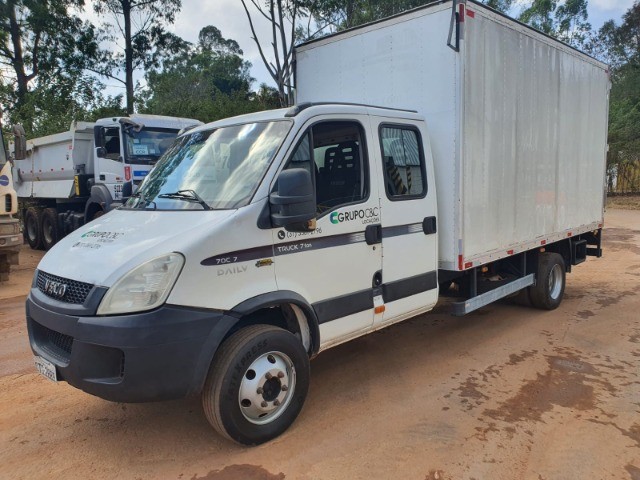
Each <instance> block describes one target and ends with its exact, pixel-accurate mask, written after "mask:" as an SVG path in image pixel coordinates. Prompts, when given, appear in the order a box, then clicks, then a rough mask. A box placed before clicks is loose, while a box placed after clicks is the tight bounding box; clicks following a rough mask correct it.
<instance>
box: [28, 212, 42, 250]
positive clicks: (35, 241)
mask: <svg viewBox="0 0 640 480" xmlns="http://www.w3.org/2000/svg"><path fill="white" fill-rule="evenodd" d="M41 216H42V210H40V209H39V208H36V207H29V208H27V211H26V213H25V214H24V236H25V238H26V239H27V243H28V244H29V246H30V247H31V248H33V249H34V250H37V249H39V248H40V246H41V245H42V233H41V220H40V217H41Z"/></svg>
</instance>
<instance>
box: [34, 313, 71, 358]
mask: <svg viewBox="0 0 640 480" xmlns="http://www.w3.org/2000/svg"><path fill="white" fill-rule="evenodd" d="M33 334H34V338H35V340H36V343H37V344H38V346H39V347H40V348H41V349H42V350H44V351H45V352H46V353H48V354H49V355H51V356H52V357H54V358H56V359H57V360H59V361H61V362H62V363H69V359H70V358H71V347H72V346H73V337H70V336H69V335H65V334H64V333H60V332H56V331H54V330H51V329H49V328H47V327H45V326H44V325H40V324H39V323H37V322H33Z"/></svg>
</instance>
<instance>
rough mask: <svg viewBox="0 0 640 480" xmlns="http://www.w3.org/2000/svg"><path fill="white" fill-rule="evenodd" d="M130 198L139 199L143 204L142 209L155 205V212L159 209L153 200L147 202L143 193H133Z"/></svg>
mask: <svg viewBox="0 0 640 480" xmlns="http://www.w3.org/2000/svg"><path fill="white" fill-rule="evenodd" d="M129 198H139V199H140V201H141V202H142V203H141V205H142V206H143V207H142V208H147V207H148V206H149V205H153V209H154V210H157V209H158V206H157V205H156V202H154V201H153V200H147V199H146V198H145V197H144V195H143V194H142V193H141V192H135V193H132V194H131V195H130V196H129Z"/></svg>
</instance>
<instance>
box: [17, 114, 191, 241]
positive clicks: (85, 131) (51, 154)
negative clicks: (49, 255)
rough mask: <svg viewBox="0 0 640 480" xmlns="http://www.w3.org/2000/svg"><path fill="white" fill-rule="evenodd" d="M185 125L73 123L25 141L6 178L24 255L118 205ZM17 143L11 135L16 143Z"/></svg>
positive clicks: (134, 118)
mask: <svg viewBox="0 0 640 480" xmlns="http://www.w3.org/2000/svg"><path fill="white" fill-rule="evenodd" d="M201 124H202V122H200V121H198V120H194V119H188V118H175V117H165V116H159V115H141V114H135V115H131V116H129V117H112V118H105V119H100V120H97V121H96V122H95V123H94V122H73V123H72V125H71V127H70V129H69V130H68V131H66V132H62V133H58V134H54V135H48V136H45V137H41V138H34V139H31V140H28V141H26V150H25V152H24V154H22V155H15V162H14V169H13V172H14V175H13V176H14V179H15V188H16V191H17V194H18V198H19V199H20V201H21V203H22V217H23V220H24V227H25V237H26V240H27V242H28V243H29V245H30V246H31V248H34V249H38V248H43V249H45V250H48V249H49V248H51V247H52V246H53V245H54V244H55V243H56V242H57V241H58V240H59V239H60V238H62V237H63V236H64V235H67V234H68V233H70V232H72V231H73V230H75V229H77V228H78V227H80V226H81V225H84V224H85V223H87V222H90V221H91V220H93V219H95V218H97V217H99V216H100V215H103V214H104V213H105V212H108V211H109V210H110V209H112V208H114V207H117V206H118V205H120V204H121V203H122V198H123V195H124V196H126V195H129V194H131V193H132V192H133V190H135V188H137V186H138V185H139V184H140V182H141V181H142V180H143V179H144V177H145V176H146V175H147V174H148V173H149V170H151V168H152V167H153V166H154V165H155V163H156V162H157V161H158V159H159V158H160V156H161V155H162V154H163V153H164V151H166V149H167V148H168V147H169V146H170V145H171V143H172V142H173V140H174V139H175V138H176V136H177V135H178V132H180V130H182V129H185V128H189V127H193V126H196V125H201ZM18 141H20V142H23V143H24V142H25V139H24V138H22V137H20V136H19V135H18V136H17V137H16V142H18Z"/></svg>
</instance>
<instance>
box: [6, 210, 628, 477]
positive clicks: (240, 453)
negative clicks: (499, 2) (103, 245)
mask: <svg viewBox="0 0 640 480" xmlns="http://www.w3.org/2000/svg"><path fill="white" fill-rule="evenodd" d="M605 239H606V241H605V245H604V246H605V256H604V257H603V258H602V259H599V260H598V259H592V258H589V260H587V262H586V263H585V264H583V265H580V266H578V267H577V268H576V269H575V270H574V273H572V274H570V275H569V277H568V285H567V289H566V295H565V300H564V302H563V303H562V305H561V306H560V308H558V309H557V310H555V311H553V312H542V311H537V310H532V309H527V308H524V307H519V306H516V305H510V304H497V305H491V306H489V307H487V308H485V309H482V310H480V311H478V312H476V313H474V314H471V315H468V316H466V317H463V318H454V317H450V316H449V315H448V314H447V313H446V312H445V310H444V309H443V308H442V307H440V308H438V309H437V311H436V312H435V313H430V314H427V315H422V316H420V317H417V318H415V319H412V320H409V321H407V322H404V323H402V324H399V325H396V326H394V327H391V328H389V329H386V330H384V331H381V332H379V333H376V334H372V335H368V336H366V337H364V338H361V339H359V340H356V341H353V342H351V343H349V344H346V345H342V346H340V347H337V348H334V349H332V350H329V351H327V352H325V353H323V354H321V355H320V356H319V357H318V358H317V359H316V360H314V361H313V362H312V380H311V388H310V392H309V398H308V400H307V403H306V405H305V407H304V409H303V411H302V414H301V415H300V417H299V418H298V420H297V421H296V423H295V424H294V425H293V427H292V428H291V429H290V430H289V431H288V432H286V433H285V434H284V435H283V436H281V437H280V438H278V439H276V440H274V441H272V442H270V443H268V444H266V445H262V446H260V447H255V448H243V447H239V446H237V445H235V444H232V443H230V442H228V441H226V440H224V439H222V438H221V437H219V436H218V435H216V434H215V432H214V431H213V430H212V429H211V428H210V427H209V425H208V424H207V421H206V420H205V417H204V415H203V413H202V411H201V408H200V404H199V401H198V400H197V399H190V400H182V401H175V402H164V403H156V404H142V405H139V404H136V405H125V404H116V403H109V402H106V401H103V400H101V399H98V398H94V397H91V396H89V395H87V394H85V393H83V392H81V391H79V390H76V389H74V388H72V387H70V386H68V385H66V384H64V383H61V384H54V383H52V382H50V381H48V380H46V379H44V378H43V377H40V376H38V375H37V374H36V373H35V372H34V368H33V366H32V357H31V353H30V351H29V347H28V341H27V337H26V332H25V327H24V318H23V315H24V314H23V305H24V299H25V297H24V295H25V294H26V292H27V290H28V288H29V284H30V282H31V276H32V272H33V268H34V266H35V265H36V263H37V259H38V257H39V255H40V254H38V253H33V252H31V251H29V250H25V251H24V252H23V256H22V262H23V264H22V265H21V266H20V267H19V270H18V271H17V272H15V273H14V274H13V276H12V280H11V281H10V283H9V284H2V285H1V286H0V478H2V479H17V478H24V479H30V480H31V479H40V478H82V479H113V478H118V479H156V478H157V479H185V480H203V479H207V480H230V479H242V480H257V479H260V480H276V479H284V478H286V479H302V480H305V479H306V480H310V479H416V480H435V479H439V480H451V479H465V480H470V479H476V480H481V479H491V480H498V479H505V480H513V479H535V480H551V479H567V480H576V479H590V480H591V479H594V480H595V479H631V480H640V313H639V312H640V211H639V210H636V211H625V210H610V211H608V212H607V215H606V232H605Z"/></svg>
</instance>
